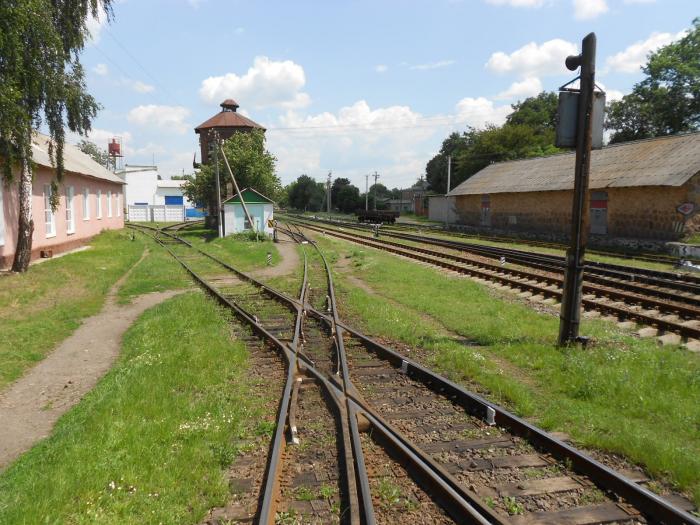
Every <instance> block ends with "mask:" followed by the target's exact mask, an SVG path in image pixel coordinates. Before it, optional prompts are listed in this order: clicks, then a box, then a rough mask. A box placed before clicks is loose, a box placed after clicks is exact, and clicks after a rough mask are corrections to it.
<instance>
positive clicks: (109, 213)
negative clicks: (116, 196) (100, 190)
mask: <svg viewBox="0 0 700 525" xmlns="http://www.w3.org/2000/svg"><path fill="white" fill-rule="evenodd" d="M111 216H112V191H111V190H110V191H108V192H107V217H111Z"/></svg>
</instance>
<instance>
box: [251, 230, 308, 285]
mask: <svg viewBox="0 0 700 525" xmlns="http://www.w3.org/2000/svg"><path fill="white" fill-rule="evenodd" d="M277 250H278V251H279V254H280V257H282V260H281V261H280V263H279V264H277V265H275V266H268V267H266V268H263V269H261V270H254V271H252V272H250V274H251V275H252V276H253V277H279V276H280V275H287V274H289V273H292V272H294V271H296V270H297V269H298V268H299V252H297V244H296V243H295V242H294V241H292V240H291V239H287V238H280V240H279V242H278V243H277Z"/></svg>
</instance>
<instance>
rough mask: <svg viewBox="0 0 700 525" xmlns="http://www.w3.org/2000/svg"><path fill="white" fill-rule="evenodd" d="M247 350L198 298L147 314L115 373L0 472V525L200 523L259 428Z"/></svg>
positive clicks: (129, 337) (224, 492)
mask: <svg viewBox="0 0 700 525" xmlns="http://www.w3.org/2000/svg"><path fill="white" fill-rule="evenodd" d="M246 355H247V354H246V351H245V348H244V346H243V344H242V343H240V342H236V341H233V340H232V338H231V334H230V328H229V324H228V314H226V313H223V312H222V311H221V310H220V309H218V308H217V307H216V306H215V305H214V303H213V301H211V300H209V299H208V298H206V297H205V296H204V295H203V294H201V293H199V292H191V293H188V294H185V295H182V296H179V297H176V298H173V299H171V300H169V301H167V302H165V303H163V304H161V305H159V306H156V307H155V308H153V309H151V310H149V311H147V312H146V313H145V314H144V315H143V316H142V317H141V318H139V320H138V321H137V322H136V323H135V324H134V325H133V326H132V327H131V328H130V329H129V331H128V332H127V334H126V336H125V339H124V345H123V349H122V354H121V356H120V358H119V360H118V362H117V364H116V365H115V366H114V368H113V369H112V370H111V371H110V372H109V373H108V374H107V375H106V376H105V377H104V378H103V379H102V380H101V381H100V382H99V384H98V385H97V387H96V388H95V389H94V390H93V391H92V392H90V393H89V394H88V395H87V396H86V397H85V398H84V399H83V400H82V401H81V402H80V404H79V405H77V406H76V407H74V408H73V409H72V410H70V411H69V412H68V413H67V414H66V415H64V416H63V417H62V418H61V419H60V420H59V422H58V424H57V425H56V428H55V429H54V432H53V435H52V436H51V437H50V438H48V439H46V440H44V441H42V442H41V443H40V444H38V445H37V446H35V447H34V448H33V449H32V450H31V451H29V452H28V453H27V454H25V455H24V456H22V457H21V458H20V459H19V460H18V461H17V462H15V463H14V464H13V465H11V466H10V467H9V468H8V470H6V471H5V472H4V473H2V475H0V523H8V524H36V523H76V524H82V523H102V524H107V523H113V524H132V523H133V524H137V523H138V524H140V523H154V524H155V523H197V522H198V521H199V520H200V519H201V518H202V516H203V515H204V514H205V512H206V511H207V510H208V509H209V508H210V507H212V506H216V505H222V504H223V503H224V502H225V501H226V499H227V498H228V494H229V490H228V487H227V483H226V481H225V476H224V473H225V470H226V467H227V466H228V465H229V464H230V463H231V462H232V461H233V460H234V458H235V456H236V454H237V453H238V451H239V449H240V446H241V443H242V441H241V439H243V438H245V437H246V434H247V433H249V432H250V431H251V430H250V428H248V427H246V423H249V422H251V421H257V419H258V417H259V414H257V412H256V410H257V408H256V404H255V403H256V402H255V400H254V399H252V398H251V396H250V393H249V389H250V387H249V386H248V385H247V383H246V381H245V380H244V377H245V373H246V366H247V365H246Z"/></svg>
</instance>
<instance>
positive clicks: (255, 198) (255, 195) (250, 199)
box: [224, 188, 275, 204]
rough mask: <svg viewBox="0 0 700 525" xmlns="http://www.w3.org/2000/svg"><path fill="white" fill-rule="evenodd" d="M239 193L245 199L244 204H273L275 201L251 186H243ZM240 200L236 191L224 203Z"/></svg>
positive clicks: (238, 202)
mask: <svg viewBox="0 0 700 525" xmlns="http://www.w3.org/2000/svg"><path fill="white" fill-rule="evenodd" d="M241 193H242V194H243V199H245V203H246V204H274V202H275V201H273V200H272V199H270V198H268V197H265V195H263V194H262V193H260V192H259V191H257V190H254V189H253V188H243V189H242V190H241ZM240 202H241V197H240V194H239V193H236V194H235V195H234V196H233V197H229V198H228V199H226V200H225V201H224V204H240Z"/></svg>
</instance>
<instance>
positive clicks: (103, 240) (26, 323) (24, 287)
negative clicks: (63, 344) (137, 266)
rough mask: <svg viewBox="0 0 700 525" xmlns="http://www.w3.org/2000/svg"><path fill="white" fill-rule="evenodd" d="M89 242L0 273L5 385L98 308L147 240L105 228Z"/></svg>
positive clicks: (0, 354) (0, 379)
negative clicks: (18, 271) (24, 269)
mask: <svg viewBox="0 0 700 525" xmlns="http://www.w3.org/2000/svg"><path fill="white" fill-rule="evenodd" d="M90 245H91V248H90V249H89V250H85V251H82V252H78V253H73V254H69V255H66V256H64V257H60V258H57V259H54V260H50V261H46V262H44V263H42V264H37V265H32V266H30V268H29V270H28V271H27V272H26V273H23V274H8V275H3V276H0V325H2V337H0V388H2V387H3V386H5V385H6V384H8V383H10V382H11V381H13V380H15V379H17V378H18V377H19V376H21V375H22V373H23V372H24V371H25V370H26V369H27V368H29V367H31V366H32V365H34V364H35V363H36V362H37V361H40V360H41V359H43V358H44V356H45V355H46V354H47V353H48V352H49V351H50V350H51V349H52V348H54V347H55V346H56V344H58V343H59V342H60V341H62V340H63V339H65V338H66V337H68V336H69V335H70V334H71V333H72V332H73V331H74V330H75V329H76V328H77V327H78V326H79V325H80V322H81V321H82V319H84V318H85V317H88V316H90V315H93V314H95V313H97V312H98V311H99V310H100V308H101V307H102V304H103V303H104V298H105V296H106V294H107V292H108V291H109V289H110V288H111V286H112V285H113V284H114V283H115V282H116V281H117V280H118V279H119V278H120V277H121V276H122V275H123V274H124V273H126V271H127V270H128V269H129V268H130V267H131V266H132V265H133V264H134V263H135V262H136V261H137V260H138V259H139V257H140V256H141V253H142V252H143V250H144V241H143V240H142V239H141V238H136V239H135V240H133V241H132V240H131V235H130V234H129V232H126V231H124V230H121V231H108V232H104V233H102V234H100V235H98V236H97V237H95V238H94V239H93V240H92V242H91V243H90Z"/></svg>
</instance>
